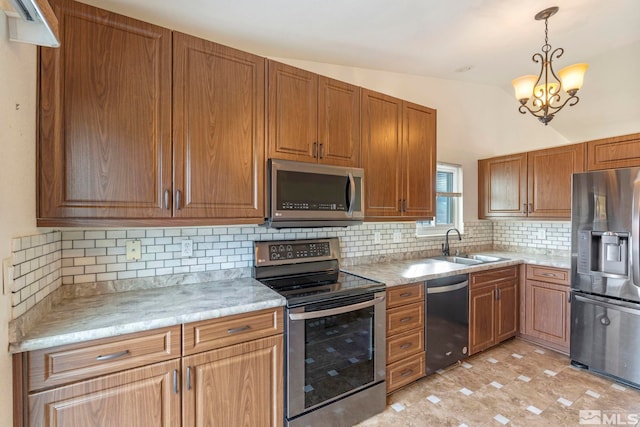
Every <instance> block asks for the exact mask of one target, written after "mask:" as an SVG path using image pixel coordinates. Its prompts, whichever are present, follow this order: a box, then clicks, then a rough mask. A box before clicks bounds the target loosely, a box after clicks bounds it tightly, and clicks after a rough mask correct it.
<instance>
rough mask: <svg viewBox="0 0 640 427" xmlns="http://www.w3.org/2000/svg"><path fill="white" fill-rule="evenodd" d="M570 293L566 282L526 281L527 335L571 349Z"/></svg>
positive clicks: (555, 345) (567, 349)
mask: <svg viewBox="0 0 640 427" xmlns="http://www.w3.org/2000/svg"><path fill="white" fill-rule="evenodd" d="M569 294H570V288H569V287H568V286H566V285H557V284H553V283H543V282H537V281H534V280H527V281H526V282H525V304H526V308H525V328H524V331H525V334H527V335H531V336H532V337H535V338H539V339H542V340H544V341H545V342H547V343H549V344H551V345H552V346H553V347H554V348H557V349H558V350H561V351H564V352H568V351H569V326H570V322H571V320H570V317H569V311H570V310H569Z"/></svg>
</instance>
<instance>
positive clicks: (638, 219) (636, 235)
mask: <svg viewBox="0 0 640 427" xmlns="http://www.w3.org/2000/svg"><path fill="white" fill-rule="evenodd" d="M631 203H632V204H633V213H632V217H631V222H632V224H631V234H632V236H633V241H632V242H631V252H632V253H633V255H632V256H631V259H630V261H631V269H632V280H633V284H634V285H635V286H640V265H638V264H639V262H638V261H640V258H638V257H639V256H640V172H638V175H636V178H635V179H634V180H633V200H632V202H631Z"/></svg>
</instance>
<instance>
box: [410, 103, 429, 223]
mask: <svg viewBox="0 0 640 427" xmlns="http://www.w3.org/2000/svg"><path fill="white" fill-rule="evenodd" d="M402 122H403V128H404V131H403V133H402V142H403V144H402V150H403V151H402V159H403V168H402V172H403V175H404V176H403V187H404V202H403V206H402V207H403V212H402V215H403V216H405V217H417V218H425V217H432V216H433V215H434V214H435V207H434V204H435V176H436V110H433V109H431V108H427V107H423V106H421V105H416V104H412V103H409V102H406V101H405V102H404V106H403V120H402Z"/></svg>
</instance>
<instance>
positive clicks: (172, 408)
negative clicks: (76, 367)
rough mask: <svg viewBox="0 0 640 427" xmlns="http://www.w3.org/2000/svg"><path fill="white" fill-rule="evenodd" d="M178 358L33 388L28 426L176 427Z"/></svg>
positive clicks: (178, 406) (178, 404)
mask: <svg viewBox="0 0 640 427" xmlns="http://www.w3.org/2000/svg"><path fill="white" fill-rule="evenodd" d="M179 369H180V362H179V360H178V359H175V360H172V361H169V362H163V363H157V364H155V365H150V366H146V367H143V368H137V369H131V370H129V371H124V372H121V373H118V374H112V375H107V376H103V377H98V378H95V379H93V380H88V381H83V382H79V383H74V384H71V385H68V386H65V387H58V388H54V389H50V390H47V391H43V392H40V393H32V394H30V395H29V397H28V399H29V426H31V427H45V426H56V427H77V426H87V427H89V426H95V427H111V426H113V427H139V426H149V427H179V426H180V393H179V390H178V384H177V383H174V381H175V382H177V379H178V377H179V375H178V373H179Z"/></svg>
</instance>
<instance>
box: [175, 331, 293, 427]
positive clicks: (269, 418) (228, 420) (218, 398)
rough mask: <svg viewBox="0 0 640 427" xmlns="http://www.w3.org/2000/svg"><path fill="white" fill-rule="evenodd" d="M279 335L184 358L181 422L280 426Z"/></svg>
mask: <svg viewBox="0 0 640 427" xmlns="http://www.w3.org/2000/svg"><path fill="white" fill-rule="evenodd" d="M282 346H283V343H282V335H276V336H272V337H268V338H262V339H259V340H255V341H248V342H246V343H242V344H236V345H233V346H230V347H225V348H222V349H219V350H212V351H208V352H205V353H199V354H196V355H193V356H188V357H185V358H183V362H182V363H183V374H184V375H183V382H182V383H183V385H182V391H183V426H184V427H194V426H205V425H207V426H238V427H241V426H245V427H254V426H255V427H258V426H280V425H282V423H283V417H284V414H283V410H284V409H283V407H284V403H283V387H284V381H283V355H282Z"/></svg>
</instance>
